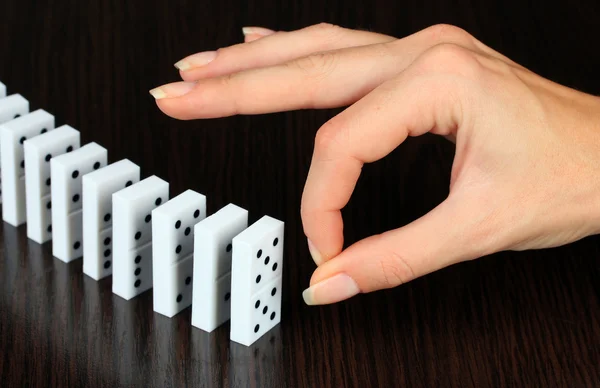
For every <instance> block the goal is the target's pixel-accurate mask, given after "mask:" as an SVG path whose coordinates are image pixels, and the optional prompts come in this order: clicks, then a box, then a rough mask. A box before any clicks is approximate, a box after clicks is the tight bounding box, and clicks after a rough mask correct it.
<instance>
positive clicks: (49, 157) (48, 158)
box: [44, 154, 52, 162]
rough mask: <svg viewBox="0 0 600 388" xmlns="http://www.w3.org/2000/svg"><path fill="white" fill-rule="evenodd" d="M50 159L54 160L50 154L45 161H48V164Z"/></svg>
mask: <svg viewBox="0 0 600 388" xmlns="http://www.w3.org/2000/svg"><path fill="white" fill-rule="evenodd" d="M50 159H52V155H50V154H48V155H46V157H45V158H44V160H46V162H49V161H50Z"/></svg>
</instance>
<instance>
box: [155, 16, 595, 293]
mask: <svg viewBox="0 0 600 388" xmlns="http://www.w3.org/2000/svg"><path fill="white" fill-rule="evenodd" d="M246 32H248V34H247V40H251V41H252V42H250V43H244V44H239V45H235V46H232V47H228V48H224V49H220V50H218V51H217V52H213V53H208V54H207V53H203V54H196V55H195V56H191V57H188V58H186V59H185V60H183V61H182V62H179V63H178V66H179V68H180V69H181V76H182V78H183V79H184V80H185V81H187V82H178V83H173V84H168V85H165V86H162V87H160V88H157V89H154V90H153V91H151V93H152V94H153V95H154V96H155V97H156V98H157V103H158V106H159V108H160V109H161V110H162V111H163V112H165V113H166V114H168V115H170V116H172V117H175V118H179V119H196V118H209V117H222V116H229V115H235V114H258V113H266V112H276V111H283V110H291V109H302V108H331V107H341V106H348V105H349V107H348V108H347V109H346V110H345V111H343V112H342V113H340V114H339V115H337V116H336V117H334V118H332V119H331V120H330V121H329V122H327V123H326V124H325V125H323V127H321V128H320V129H319V131H318V132H317V135H316V139H315V149H314V154H313V159H312V164H311V167H310V171H309V174H308V179H307V182H306V187H305V190H304V194H303V198H302V210H301V214H302V221H303V225H304V231H305V233H306V236H307V237H308V239H309V246H310V251H311V254H312V256H313V258H314V260H315V262H316V263H317V265H318V268H317V269H316V271H315V272H314V274H313V276H312V279H311V281H310V284H311V286H310V288H309V289H307V290H306V291H305V292H304V294H303V295H304V298H305V301H306V302H307V303H308V304H325V303H333V302H337V301H341V300H344V299H347V298H349V297H352V296H353V295H356V294H357V293H360V292H363V293H364V292H371V291H374V290H379V289H384V288H390V287H395V286H398V285H400V284H402V283H406V282H408V281H410V280H412V279H415V278H416V277H419V276H423V275H425V274H427V273H430V272H432V271H436V270H438V269H440V268H443V267H446V266H449V265H452V264H455V263H458V262H461V261H465V260H471V259H475V258H478V257H481V256H484V255H487V254H491V253H494V252H498V251H503V250H525V249H533V248H547V247H555V246H559V245H563V244H566V243H569V242H573V241H576V240H578V239H581V238H583V237H586V236H589V235H592V234H597V233H600V168H598V166H600V100H599V99H598V98H597V97H594V96H590V95H587V94H584V93H580V92H578V91H576V90H572V89H569V88H566V87H564V86H561V85H558V84H556V83H553V82H551V81H549V80H546V79H544V78H542V77H540V76H538V75H536V74H534V73H532V72H531V71H529V70H527V69H525V68H523V67H522V66H520V65H518V64H516V63H514V62H513V61H511V60H509V59H508V58H506V57H504V56H503V55H501V54H499V53H497V52H496V51H494V50H492V49H491V48H489V47H487V46H485V45H484V44H483V43H481V42H479V41H478V40H477V39H475V38H474V37H473V36H471V35H469V34H468V33H467V32H465V31H463V30H461V29H459V28H456V27H453V26H446V25H437V26H433V27H430V28H427V29H425V30H423V31H420V32H418V33H416V34H414V35H411V36H408V37H406V38H404V39H395V38H393V37H390V36H385V35H379V34H374V33H370V32H363V31H353V30H347V29H343V28H340V27H336V26H331V25H326V24H322V25H317V26H312V27H308V28H305V29H302V30H299V31H293V32H277V33H273V32H272V31H269V30H264V29H254V30H252V29H251V30H250V31H246ZM267 86H268V87H267ZM428 132H429V133H434V134H438V135H442V136H445V137H446V138H448V139H450V140H451V141H453V142H455V144H456V153H455V158H454V163H453V166H452V176H451V187H450V194H449V196H448V198H447V199H446V200H444V201H443V202H442V203H441V204H439V205H438V206H437V207H436V208H435V209H433V210H432V211H431V212H429V213H428V214H426V215H425V216H423V217H422V218H420V219H418V220H416V221H414V222H412V223H410V224H408V225H406V226H404V227H402V228H399V229H396V230H392V231H389V232H386V233H383V234H380V235H377V236H372V237H369V238H366V239H364V240H362V241H359V242H357V243H355V244H353V245H352V246H350V247H348V248H347V249H345V250H344V251H342V248H343V232H342V229H343V221H342V217H341V213H340V209H342V208H343V207H344V206H345V205H346V204H347V203H348V200H349V198H350V196H351V194H352V191H353V190H354V187H355V184H356V181H357V179H358V177H359V175H360V172H361V167H362V166H363V164H365V163H370V162H374V161H376V160H378V159H381V158H383V157H384V156H386V155H387V154H389V153H390V152H391V151H392V150H393V149H394V148H396V147H397V146H398V145H399V144H400V143H402V142H403V141H404V140H405V139H406V138H407V137H408V136H419V135H422V134H424V133H428Z"/></svg>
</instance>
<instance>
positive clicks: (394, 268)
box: [379, 251, 415, 288]
mask: <svg viewBox="0 0 600 388" xmlns="http://www.w3.org/2000/svg"><path fill="white" fill-rule="evenodd" d="M379 266H380V270H381V278H380V279H381V286H382V287H384V288H392V287H396V286H399V285H401V284H404V283H408V282H409V281H411V280H412V279H414V278H415V275H414V272H413V270H412V268H411V267H410V266H409V265H408V263H407V261H406V260H405V259H404V258H403V257H402V256H401V255H400V254H398V253H397V252H394V251H390V252H387V253H386V254H385V255H384V257H383V258H382V259H381V260H380V262H379Z"/></svg>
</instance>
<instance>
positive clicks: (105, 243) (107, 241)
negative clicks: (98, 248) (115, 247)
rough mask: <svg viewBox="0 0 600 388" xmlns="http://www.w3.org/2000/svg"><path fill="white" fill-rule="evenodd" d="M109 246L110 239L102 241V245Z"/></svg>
mask: <svg viewBox="0 0 600 388" xmlns="http://www.w3.org/2000/svg"><path fill="white" fill-rule="evenodd" d="M108 244H110V237H107V238H105V239H104V245H108Z"/></svg>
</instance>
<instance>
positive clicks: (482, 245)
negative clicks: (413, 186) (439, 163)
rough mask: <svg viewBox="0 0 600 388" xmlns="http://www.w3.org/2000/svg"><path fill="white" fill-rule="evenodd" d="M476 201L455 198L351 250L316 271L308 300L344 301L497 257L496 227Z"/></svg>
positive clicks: (462, 197) (306, 291) (470, 198)
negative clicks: (475, 208) (476, 207)
mask: <svg viewBox="0 0 600 388" xmlns="http://www.w3.org/2000/svg"><path fill="white" fill-rule="evenodd" d="M472 199H474V196H473V195H464V196H463V195H455V196H453V197H450V198H448V199H447V200H446V201H444V202H443V203H442V204H440V205H439V206H438V207H436V208H435V209H434V210H432V211H431V212H429V213H428V214H426V215H425V216H423V217H422V218H420V219H418V220H416V221H414V222H412V223H410V224H408V225H406V226H404V227H402V228H400V229H396V230H393V231H389V232H386V233H383V234H381V235H378V236H372V237H369V238H366V239H364V240H362V241H359V242H357V243H356V244H354V245H352V246H350V247H349V248H348V249H346V250H345V251H344V252H342V253H341V254H340V255H339V256H337V257H335V258H334V259H332V260H330V261H328V262H326V263H324V264H323V265H322V266H320V267H318V268H317V270H316V271H315V273H314V274H313V276H312V279H311V282H310V283H311V286H310V287H309V288H308V289H307V290H305V291H304V292H303V297H304V300H305V302H306V303H307V304H309V305H319V304H329V303H335V302H339V301H342V300H345V299H348V298H350V297H352V296H354V295H356V294H358V293H366V292H372V291H376V290H380V289H385V288H392V287H396V286H398V285H401V284H404V283H407V282H409V281H411V280H413V279H415V278H417V277H420V276H423V275H426V274H428V273H431V272H434V271H437V270H439V269H441V268H444V267H446V266H449V265H452V264H455V263H458V262H461V261H465V260H469V259H474V258H477V257H481V256H484V255H486V254H489V253H492V252H493V251H494V250H493V248H492V244H493V242H492V239H491V238H490V236H493V235H494V229H495V226H494V225H493V224H492V223H490V222H489V219H485V218H484V217H482V213H481V212H474V211H473V202H472V201H471V200H472Z"/></svg>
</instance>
